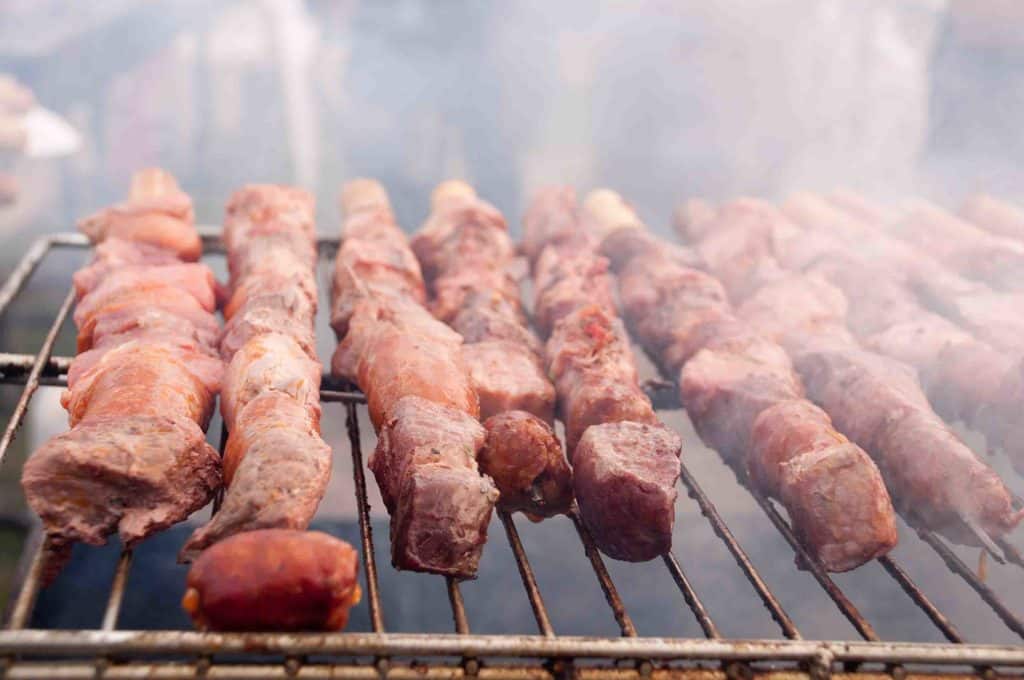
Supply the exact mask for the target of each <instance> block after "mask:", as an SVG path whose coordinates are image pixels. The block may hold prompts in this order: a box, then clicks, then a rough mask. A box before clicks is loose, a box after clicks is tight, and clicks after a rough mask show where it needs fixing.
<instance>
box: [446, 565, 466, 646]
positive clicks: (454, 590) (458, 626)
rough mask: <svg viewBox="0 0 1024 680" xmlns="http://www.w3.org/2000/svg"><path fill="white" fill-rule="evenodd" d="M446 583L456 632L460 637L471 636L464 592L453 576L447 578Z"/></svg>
mask: <svg viewBox="0 0 1024 680" xmlns="http://www.w3.org/2000/svg"><path fill="white" fill-rule="evenodd" d="M445 582H446V584H447V586H448V601H449V602H450V603H451V605H452V619H454V621H455V632H456V633H458V634H459V635H469V619H468V618H467V617H466V603H465V601H463V599H462V590H460V589H459V582H458V580H457V579H455V578H453V577H451V576H446V577H445Z"/></svg>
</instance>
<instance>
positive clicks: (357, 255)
mask: <svg viewBox="0 0 1024 680" xmlns="http://www.w3.org/2000/svg"><path fill="white" fill-rule="evenodd" d="M341 204H342V212H343V214H344V223H343V226H342V244H341V248H340V249H339V250H338V257H337V261H336V266H335V274H334V286H333V304H332V313H331V323H332V326H333V327H334V329H335V332H336V333H337V335H338V339H339V344H338V348H337V350H336V351H335V353H334V356H333V358H332V360H331V370H332V373H334V375H336V376H339V377H342V378H346V379H348V380H350V381H352V382H354V383H355V384H357V385H358V386H359V388H360V389H362V390H363V392H364V393H365V394H366V398H367V404H368V406H369V411H370V419H371V421H372V423H373V426H374V429H375V430H376V431H377V435H378V440H377V446H376V448H375V449H374V452H373V455H372V456H371V457H370V461H369V467H370V470H371V471H372V472H373V474H374V477H375V478H376V480H377V485H378V487H379V488H380V491H381V496H382V497H383V500H384V505H385V507H386V508H387V510H388V513H389V514H390V515H391V561H392V564H394V566H395V567H396V568H399V569H411V570H414V571H426V572H431V573H437V574H445V575H449V576H454V577H459V578H473V577H475V576H476V572H477V568H478V566H479V563H480V555H481V552H482V550H483V545H484V543H485V542H486V540H487V527H488V525H489V523H490V520H491V516H492V514H493V510H494V505H495V504H496V502H497V500H498V490H497V489H496V488H495V486H494V482H493V481H492V480H491V478H490V477H488V476H487V475H483V474H481V472H480V470H479V467H478V463H477V459H478V457H479V455H480V451H481V449H482V448H483V446H484V442H485V439H486V432H485V430H484V428H483V427H482V426H481V425H480V423H479V422H478V418H479V415H480V403H479V400H478V397H477V394H476V391H475V390H474V389H473V386H472V384H471V382H470V377H469V371H468V369H467V367H466V363H465V360H464V358H463V355H462V337H461V336H460V335H459V334H458V333H456V332H455V331H453V330H452V329H451V328H449V327H448V326H446V325H445V324H444V323H442V322H441V321H438V320H437V319H436V318H434V317H433V316H432V315H431V314H430V312H429V311H427V309H426V308H425V307H424V306H423V302H424V301H425V299H426V292H425V287H424V285H423V278H422V274H421V272H420V267H419V263H418V262H417V260H416V257H415V256H414V255H413V253H412V251H411V250H410V249H409V245H408V242H407V240H406V238H405V235H404V234H403V233H402V230H401V229H400V228H399V227H398V225H397V224H396V223H395V218H394V214H393V213H392V211H391V206H390V203H389V201H388V198H387V194H386V193H385V191H384V189H383V187H381V186H380V184H378V183H377V182H374V181H371V180H356V181H353V182H350V183H348V184H346V185H345V187H344V188H343V189H342V196H341Z"/></svg>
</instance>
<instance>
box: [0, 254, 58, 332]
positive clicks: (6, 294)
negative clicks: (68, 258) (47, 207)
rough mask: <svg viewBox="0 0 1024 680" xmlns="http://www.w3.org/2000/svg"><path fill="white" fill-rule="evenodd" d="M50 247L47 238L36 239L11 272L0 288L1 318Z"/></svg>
mask: <svg viewBox="0 0 1024 680" xmlns="http://www.w3.org/2000/svg"><path fill="white" fill-rule="evenodd" d="M50 246H51V240H50V239H49V238H47V237H45V236H44V237H42V238H38V239H36V240H35V242H34V243H33V244H32V245H31V246H30V247H29V249H28V251H27V252H26V253H25V255H24V257H22V258H21V261H20V262H18V264H17V266H15V267H14V271H12V272H11V275H10V276H8V277H7V280H6V281H4V285H3V287H2V288H0V316H3V314H4V312H6V311H7V308H8V307H9V306H10V305H11V302H12V301H13V300H14V296H15V295H17V294H18V293H19V292H20V291H21V289H22V288H23V287H24V286H25V283H26V282H27V281H28V279H29V277H31V276H32V272H34V271H35V270H36V267H38V266H39V263H40V262H42V260H43V258H44V257H46V253H48V252H49V251H50Z"/></svg>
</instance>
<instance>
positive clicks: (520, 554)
mask: <svg viewBox="0 0 1024 680" xmlns="http://www.w3.org/2000/svg"><path fill="white" fill-rule="evenodd" d="M498 517H499V518H500V519H501V523H502V525H503V526H504V527H505V535H506V536H507V537H508V544H509V547H511V548H512V554H513V555H514V556H515V558H516V566H518V567H519V577H520V578H521V579H522V580H523V588H525V589H526V596H527V598H529V600H530V607H531V608H533V616H534V618H535V619H537V629H538V630H540V633H541V635H544V636H546V637H553V636H554V634H555V629H554V628H553V627H552V626H551V619H550V618H549V617H548V610H547V609H546V608H545V607H544V598H543V597H541V594H540V588H539V587H537V578H536V577H535V576H534V574H533V567H532V566H530V560H529V559H528V558H527V557H526V550H525V549H524V548H523V542H522V541H521V540H520V539H519V530H518V529H516V525H515V521H513V519H512V516H511V515H510V514H508V513H507V512H505V511H504V510H499V511H498Z"/></svg>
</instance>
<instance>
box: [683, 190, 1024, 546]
mask: <svg viewBox="0 0 1024 680" xmlns="http://www.w3.org/2000/svg"><path fill="white" fill-rule="evenodd" d="M751 213H756V214H755V215H754V216H752V215H751ZM765 220H770V221H771V222H779V221H781V223H784V224H788V225H789V226H792V223H789V222H788V220H786V219H785V217H784V216H783V215H781V214H780V213H779V212H778V211H777V210H776V209H774V208H773V207H772V206H771V205H769V204H764V203H760V202H751V201H737V202H734V203H733V204H729V205H726V206H723V207H722V208H720V209H719V210H717V212H716V214H715V217H714V218H712V223H711V224H710V225H707V224H706V225H703V227H702V228H703V230H704V232H705V233H706V234H707V236H706V237H705V238H704V239H703V240H702V241H701V242H700V243H698V244H697V245H698V246H699V247H700V248H701V252H702V253H703V254H705V255H707V254H712V255H714V254H716V253H721V252H722V251H723V250H724V248H722V247H721V245H720V244H716V243H714V240H716V239H718V240H720V241H722V242H727V243H729V244H730V248H731V250H732V251H733V253H734V257H733V258H732V259H722V258H720V259H712V258H708V259H709V262H708V266H709V267H710V268H711V269H712V271H714V272H715V273H716V274H720V275H721V276H722V280H723V281H726V280H729V281H742V280H743V279H744V278H746V279H747V280H748V281H749V280H750V279H751V277H749V276H744V275H738V274H737V272H738V271H739V270H747V271H751V270H758V271H761V272H764V273H765V274H764V276H765V281H766V283H765V285H758V284H756V283H754V284H748V285H746V286H744V285H736V286H735V287H734V288H733V289H732V290H730V291H729V292H730V294H731V295H735V296H736V298H737V299H738V300H740V301H742V302H743V304H742V306H741V307H740V308H739V314H740V316H741V317H742V318H745V319H748V320H749V321H750V322H751V323H753V324H755V326H759V327H761V329H762V330H763V331H764V332H765V333H767V334H769V335H773V334H774V335H775V336H776V338H775V339H777V340H778V341H779V342H780V344H782V345H783V347H785V348H786V350H787V352H788V353H789V355H790V356H791V357H792V358H793V364H794V367H795V368H796V370H797V373H799V375H800V377H801V378H802V379H803V382H804V387H805V389H806V390H807V394H808V396H809V397H810V398H811V400H812V401H814V402H815V403H816V404H818V405H819V406H820V407H821V408H822V409H824V411H825V412H826V413H828V414H829V416H830V417H831V418H832V420H833V422H834V423H835V426H836V428H837V429H838V430H839V431H841V432H843V433H845V434H846V435H847V436H848V437H850V439H851V440H852V441H854V442H856V443H857V444H859V445H860V446H862V447H863V448H864V450H865V451H867V452H868V453H869V454H870V455H871V456H872V458H874V459H875V462H876V463H877V464H878V467H879V470H880V471H881V472H882V476H883V478H884V479H885V481H886V484H887V486H888V488H889V491H890V494H891V496H892V499H893V502H894V504H895V506H896V509H897V510H898V511H899V512H900V513H901V514H903V516H904V517H905V518H906V519H907V520H908V521H909V522H910V523H911V524H913V525H914V526H917V527H919V528H923V529H931V530H934V531H937V532H940V533H942V534H944V535H946V536H947V537H949V538H950V539H952V540H954V541H957V542H960V543H964V544H967V545H978V544H979V543H983V544H984V543H990V542H991V541H989V540H988V537H992V538H998V537H1001V536H1003V535H1005V534H1006V533H1008V532H1009V531H1011V530H1012V529H1013V528H1014V527H1015V526H1017V524H1019V522H1020V521H1021V518H1022V513H1024V511H1022V512H1015V511H1014V510H1013V505H1012V499H1011V495H1010V493H1009V491H1008V490H1007V489H1006V487H1005V485H1003V483H1002V480H1000V479H999V476H998V475H997V474H996V473H995V472H994V471H993V470H992V469H991V468H990V467H989V466H988V465H986V464H985V463H984V462H982V461H981V460H980V459H979V458H978V457H977V456H976V455H975V454H974V453H973V452H972V451H971V450H970V449H969V448H968V447H967V446H966V445H965V444H964V443H963V442H962V441H960V439H959V438H958V437H957V436H956V435H955V433H953V431H952V430H950V429H949V428H948V427H947V426H946V425H945V424H944V423H943V422H942V420H941V419H940V418H939V417H938V415H937V414H935V412H934V411H932V410H931V407H930V406H929V404H928V401H927V399H926V398H925V396H924V393H923V391H922V389H921V387H920V384H919V382H918V381H917V377H916V375H915V374H914V371H913V370H912V369H911V368H910V367H909V366H907V365H906V364H903V363H901V362H898V361H895V360H892V359H889V358H886V357H882V356H880V355H878V354H875V353H873V352H870V351H868V350H865V349H863V348H861V347H860V346H859V345H858V344H857V343H856V341H854V340H853V337H852V336H851V335H850V333H849V332H848V331H847V329H846V325H845V309H846V304H845V297H844V296H843V294H842V292H841V291H840V290H838V289H837V288H835V287H834V286H832V285H830V284H829V283H828V282H826V281H825V280H824V279H822V278H821V277H817V276H810V275H804V274H799V273H788V274H784V275H782V276H780V275H779V274H778V272H782V271H783V269H782V267H781V266H780V265H779V264H778V262H777V261H776V260H775V259H774V257H773V255H772V252H771V251H770V250H768V249H766V248H765V247H764V244H765V239H764V238H763V233H757V231H758V230H757V229H756V227H757V225H758V224H764V223H765ZM682 229H683V230H685V231H689V230H690V225H689V224H686V223H684V224H683V225H682ZM752 232H753V233H752ZM684 233H685V232H684ZM705 246H706V247H705ZM712 261H713V264H712V263H711V262H712ZM795 293H799V296H798V297H796V298H794V297H792V296H793V295H794V294H795ZM767 319H771V323H768V322H767V321H766V320H767Z"/></svg>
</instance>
